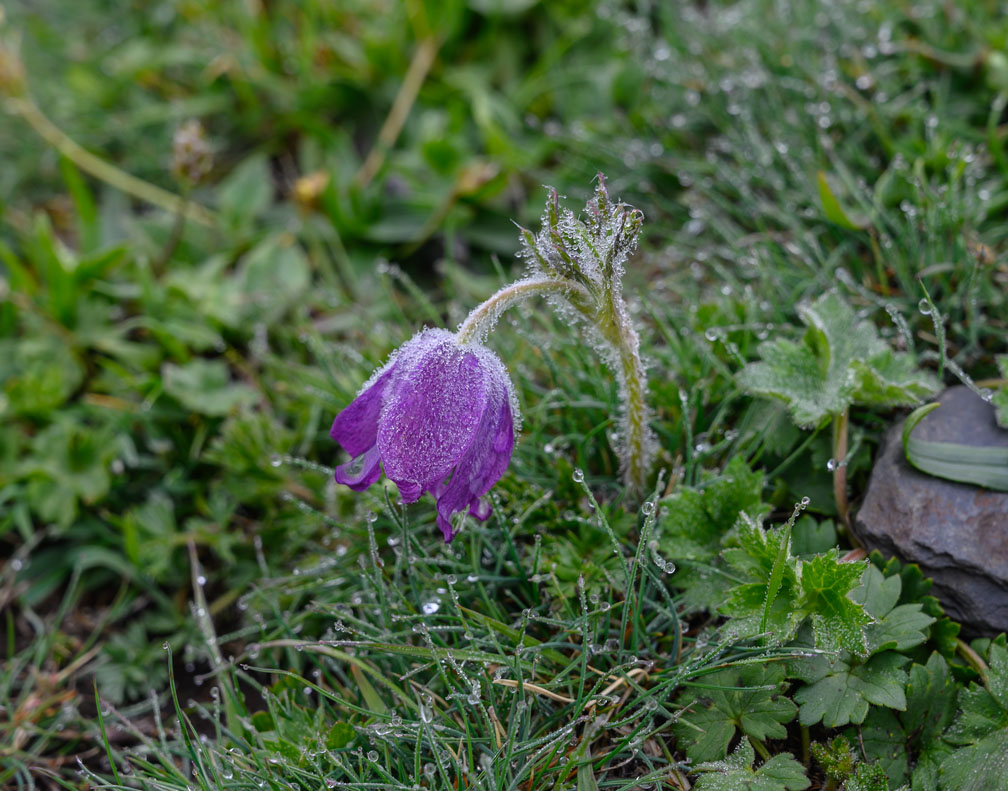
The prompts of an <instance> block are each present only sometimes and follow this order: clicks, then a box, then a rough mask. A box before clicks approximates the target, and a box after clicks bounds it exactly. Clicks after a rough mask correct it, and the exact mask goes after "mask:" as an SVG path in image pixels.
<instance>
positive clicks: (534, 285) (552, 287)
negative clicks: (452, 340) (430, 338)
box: [457, 277, 591, 343]
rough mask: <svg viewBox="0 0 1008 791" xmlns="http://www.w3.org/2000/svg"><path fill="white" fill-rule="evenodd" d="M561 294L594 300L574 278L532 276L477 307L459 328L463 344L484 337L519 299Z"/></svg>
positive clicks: (506, 287) (585, 300)
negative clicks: (572, 281)
mask: <svg viewBox="0 0 1008 791" xmlns="http://www.w3.org/2000/svg"><path fill="white" fill-rule="evenodd" d="M550 294H559V295H561V296H566V297H568V298H569V297H571V296H574V297H576V298H577V299H578V301H584V302H587V301H590V299H591V297H590V296H589V294H588V292H587V291H585V289H584V288H583V287H581V286H580V285H578V284H576V283H571V281H570V280H561V279H559V278H549V277H531V278H527V279H525V280H518V281H516V282H514V283H512V284H511V285H510V286H505V287H504V288H502V289H501V290H500V291H498V292H497V293H496V294H494V295H493V296H492V297H490V298H489V299H487V300H485V301H484V302H482V303H480V304H479V305H477V306H476V307H475V308H473V310H472V312H471V313H470V314H469V315H468V316H467V317H466V320H465V321H463V322H462V323H461V324H460V325H459V328H458V335H457V337H458V340H459V342H460V343H473V342H478V341H481V340H482V339H484V338H485V337H486V336H487V335H488V334H489V332H490V330H491V329H493V325H494V324H496V323H497V319H499V318H500V316H501V314H502V313H503V312H504V311H505V310H507V309H508V308H510V307H512V306H513V305H517V304H518V303H519V302H524V301H525V300H526V299H529V298H531V297H538V296H549V295H550Z"/></svg>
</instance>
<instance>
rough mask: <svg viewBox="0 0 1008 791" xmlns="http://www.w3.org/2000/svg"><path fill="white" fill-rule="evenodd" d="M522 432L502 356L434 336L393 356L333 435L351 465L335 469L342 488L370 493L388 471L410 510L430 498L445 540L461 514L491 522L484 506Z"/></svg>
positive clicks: (445, 335) (450, 336) (437, 332)
mask: <svg viewBox="0 0 1008 791" xmlns="http://www.w3.org/2000/svg"><path fill="white" fill-rule="evenodd" d="M517 432H518V410H517V401H516V400H515V395H514V388H513V386H512V385H511V379H510V378H509V377H508V373H507V370H506V369H505V368H504V365H503V363H501V361H500V358H498V357H497V355H496V354H494V353H493V352H492V351H490V349H488V348H486V347H485V346H483V345H481V344H478V343H460V342H459V341H458V339H457V336H456V335H455V334H454V333H452V332H449V331H448V330H441V329H430V330H424V331H423V332H421V333H419V334H418V335H415V336H414V337H413V338H412V339H410V340H409V341H407V342H406V343H404V344H403V345H402V346H401V347H399V349H398V350H397V351H396V352H395V353H393V355H392V356H391V357H390V358H389V361H388V362H387V363H386V364H385V365H384V366H383V367H382V368H379V369H378V370H377V371H376V372H375V373H374V374H373V375H372V377H371V378H370V379H369V380H368V381H367V382H366V383H365V385H364V387H363V389H362V390H361V391H360V393H359V394H358V396H357V398H355V399H354V400H353V401H352V402H351V403H350V405H349V406H347V407H346V408H345V409H344V410H343V411H342V412H340V413H339V414H338V415H337V416H336V419H335V420H334V421H333V425H332V430H331V431H330V432H329V433H330V436H332V438H333V439H334V440H336V441H337V442H338V443H339V444H340V445H342V446H343V449H344V450H346V451H347V452H348V453H349V454H350V455H351V456H352V457H353V458H352V459H351V460H350V461H348V462H347V463H346V464H341V465H340V466H339V467H337V468H336V481H337V482H338V483H342V484H345V485H347V486H349V487H350V488H351V489H353V490H355V491H358V492H359V491H363V490H364V489H367V488H368V487H369V486H370V485H371V484H373V483H374V482H375V481H377V480H378V478H379V477H380V476H381V467H384V468H385V475H386V476H387V477H388V478H389V480H391V481H394V482H395V484H396V486H398V487H399V493H400V495H401V496H402V500H403V502H404V503H412V502H416V501H417V500H418V499H420V496H421V495H422V494H423V493H424V492H431V493H432V494H433V495H434V497H435V498H436V499H437V514H438V515H437V525H438V527H439V528H440V529H441V534H442V535H443V536H444V540H445V542H448V541H451V540H452V538H454V537H455V530H454V528H453V527H452V516H453V515H454V514H456V513H458V512H460V511H465V510H466V509H468V510H469V513H471V514H472V515H473V516H475V517H476V518H477V519H481V520H482V519H486V518H487V517H488V516H489V515H490V507H489V504H487V503H486V502H483V501H482V500H481V499H480V498H481V497H482V496H483V495H484V494H486V493H487V492H488V491H489V490H490V487H491V486H493V485H494V484H495V483H497V481H498V480H499V479H500V477H501V476H502V475H503V474H504V470H506V469H507V466H508V463H509V462H510V461H511V451H512V450H513V448H514V440H515V435H516V434H517Z"/></svg>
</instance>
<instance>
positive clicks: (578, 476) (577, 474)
mask: <svg viewBox="0 0 1008 791" xmlns="http://www.w3.org/2000/svg"><path fill="white" fill-rule="evenodd" d="M571 477H572V478H573V479H574V482H575V483H584V470H582V469H577V470H574V474H573V475H571Z"/></svg>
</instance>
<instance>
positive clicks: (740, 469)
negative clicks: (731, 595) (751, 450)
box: [656, 456, 763, 609]
mask: <svg viewBox="0 0 1008 791" xmlns="http://www.w3.org/2000/svg"><path fill="white" fill-rule="evenodd" d="M762 493H763V475H762V474H761V473H759V472H754V471H752V470H750V469H749V468H748V467H747V466H746V464H745V462H744V461H742V458H741V457H740V456H736V457H734V458H733V459H732V460H731V461H730V462H729V463H728V464H727V465H726V466H725V468H724V470H723V471H722V472H721V474H720V475H719V476H718V477H716V478H714V479H712V480H710V481H709V482H707V483H706V485H705V486H704V487H703V488H702V489H692V488H687V487H682V488H680V489H679V490H677V491H676V492H675V493H674V494H672V495H671V496H670V497H667V498H665V499H664V500H662V508H661V517H660V519H659V522H658V525H657V528H656V533H657V535H658V536H660V538H659V551H660V552H661V553H662V554H663V555H664V556H665V557H669V558H672V559H673V560H674V561H675V563H676V565H677V566H678V571H677V572H676V574H675V578H674V583H675V585H676V586H677V587H679V588H681V589H683V590H684V591H685V597H684V598H685V601H686V603H687V606H689V607H691V608H695V609H714V608H715V607H717V606H718V605H720V604H721V602H722V601H723V599H724V597H725V593H724V581H723V579H722V578H721V577H720V576H719V575H717V574H716V572H715V573H712V570H711V566H712V564H714V563H716V562H717V557H718V552H719V551H720V549H721V543H722V540H723V539H724V538H725V536H726V535H728V534H729V532H730V531H731V529H732V527H734V526H735V524H736V522H737V521H738V519H739V515H740V514H742V513H745V514H747V515H749V516H751V517H755V516H756V515H757V514H758V513H759V512H760V510H761V509H762V508H763V500H762Z"/></svg>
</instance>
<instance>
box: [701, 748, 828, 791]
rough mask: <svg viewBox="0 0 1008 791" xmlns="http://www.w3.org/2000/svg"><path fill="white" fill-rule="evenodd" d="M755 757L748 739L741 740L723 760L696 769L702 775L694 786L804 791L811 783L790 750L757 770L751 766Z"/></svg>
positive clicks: (719, 790) (712, 790)
mask: <svg viewBox="0 0 1008 791" xmlns="http://www.w3.org/2000/svg"><path fill="white" fill-rule="evenodd" d="M755 757H756V756H755V753H754V751H753V748H752V745H751V744H750V743H749V740H748V739H742V741H741V742H739V746H738V747H737V748H736V749H735V751H734V752H733V753H732V754H731V755H729V756H728V757H727V758H725V759H724V760H722V761H713V762H709V763H703V764H700V765H698V766H697V767H696V768H695V771H696V772H697V774H698V775H699V777H698V779H697V782H696V786H695V788H696V789H697V791H803V790H804V789H806V788H808V787H809V786H810V785H811V784H812V783H811V781H810V780H809V779H808V776H807V775H806V774H805V767H804V766H802V765H801V764H800V763H798V761H796V760H795V759H794V758H793V757H792V756H791V754H790V753H779V754H778V755H775V756H773V757H772V758H770V759H769V760H768V761H766V763H764V764H763V765H762V766H760V767H759V768H758V769H753V768H752V765H753V762H754V760H755Z"/></svg>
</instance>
